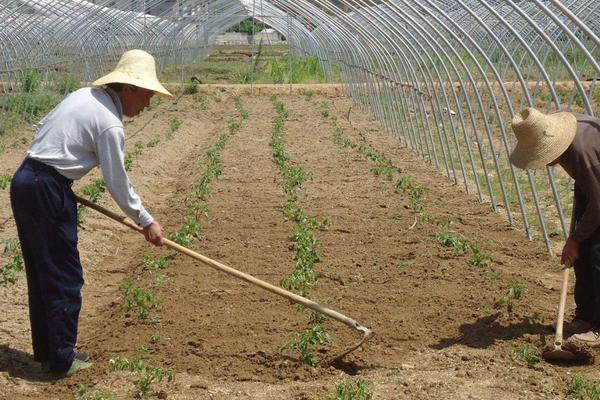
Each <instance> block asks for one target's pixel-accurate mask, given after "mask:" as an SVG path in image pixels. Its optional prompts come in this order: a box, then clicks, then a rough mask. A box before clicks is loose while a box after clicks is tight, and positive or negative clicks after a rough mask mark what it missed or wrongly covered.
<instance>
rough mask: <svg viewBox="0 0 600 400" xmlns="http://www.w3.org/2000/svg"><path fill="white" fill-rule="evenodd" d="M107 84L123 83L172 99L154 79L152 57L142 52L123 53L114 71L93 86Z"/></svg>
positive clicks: (154, 67) (154, 66)
mask: <svg viewBox="0 0 600 400" xmlns="http://www.w3.org/2000/svg"><path fill="white" fill-rule="evenodd" d="M109 83H125V84H129V85H134V86H138V87H141V88H144V89H148V90H152V91H153V92H155V93H158V94H161V95H163V96H169V97H173V95H172V94H171V93H169V91H168V90H167V89H165V88H164V86H163V85H161V83H160V82H159V81H158V78H157V77H156V64H155V62H154V57H152V55H150V54H149V53H147V52H145V51H144V50H129V51H126V52H125V53H123V55H122V56H121V59H120V60H119V63H118V64H117V67H116V68H115V70H114V71H113V72H111V73H110V74H107V75H104V76H103V77H102V78H100V79H98V80H96V81H95V82H94V86H103V85H107V84H109Z"/></svg>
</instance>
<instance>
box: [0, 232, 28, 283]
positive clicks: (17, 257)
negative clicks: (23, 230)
mask: <svg viewBox="0 0 600 400" xmlns="http://www.w3.org/2000/svg"><path fill="white" fill-rule="evenodd" d="M4 254H8V255H9V256H10V258H11V259H10V261H9V262H8V263H6V264H4V265H3V266H2V269H1V270H0V278H1V279H2V281H0V283H2V284H3V285H6V284H9V283H13V284H14V283H16V282H17V274H18V273H19V272H21V271H23V265H24V262H23V252H22V251H21V243H20V242H19V240H18V239H11V240H8V241H6V242H5V244H4Z"/></svg>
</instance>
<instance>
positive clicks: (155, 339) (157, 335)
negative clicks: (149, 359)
mask: <svg viewBox="0 0 600 400" xmlns="http://www.w3.org/2000/svg"><path fill="white" fill-rule="evenodd" d="M158 342H160V332H158V331H156V332H154V333H153V334H152V335H151V336H150V343H158Z"/></svg>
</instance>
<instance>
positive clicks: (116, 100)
mask: <svg viewBox="0 0 600 400" xmlns="http://www.w3.org/2000/svg"><path fill="white" fill-rule="evenodd" d="M104 90H105V91H106V93H108V95H109V96H110V98H111V99H112V101H113V103H115V107H117V113H119V119H120V120H121V121H123V105H122V104H121V99H120V98H119V95H118V94H117V92H115V91H114V90H112V89H111V88H110V87H108V86H106V87H105V88H104Z"/></svg>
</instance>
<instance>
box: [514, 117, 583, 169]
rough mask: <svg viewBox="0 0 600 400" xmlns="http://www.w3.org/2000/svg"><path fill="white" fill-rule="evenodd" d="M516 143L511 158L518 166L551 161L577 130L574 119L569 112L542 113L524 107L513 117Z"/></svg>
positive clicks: (569, 142)
mask: <svg viewBox="0 0 600 400" xmlns="http://www.w3.org/2000/svg"><path fill="white" fill-rule="evenodd" d="M512 129H513V131H514V133H515V136H516V137H517V146H516V147H515V149H514V150H513V151H512V153H511V155H510V162H511V163H512V164H513V165H514V166H515V167H518V168H523V169H536V168H540V167H543V166H545V165H548V164H550V163H551V162H552V161H554V160H556V159H557V158H558V157H559V156H560V155H561V154H562V153H564V152H565V150H567V148H568V147H569V145H570V144H571V143H572V142H573V138H574V137H575V133H576V132H577V119H576V118H575V116H574V115H573V114H572V113H570V112H557V113H554V114H544V113H542V112H540V111H538V110H536V109H535V108H526V109H524V110H522V111H520V112H519V113H517V114H516V115H515V116H514V118H513V119H512Z"/></svg>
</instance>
